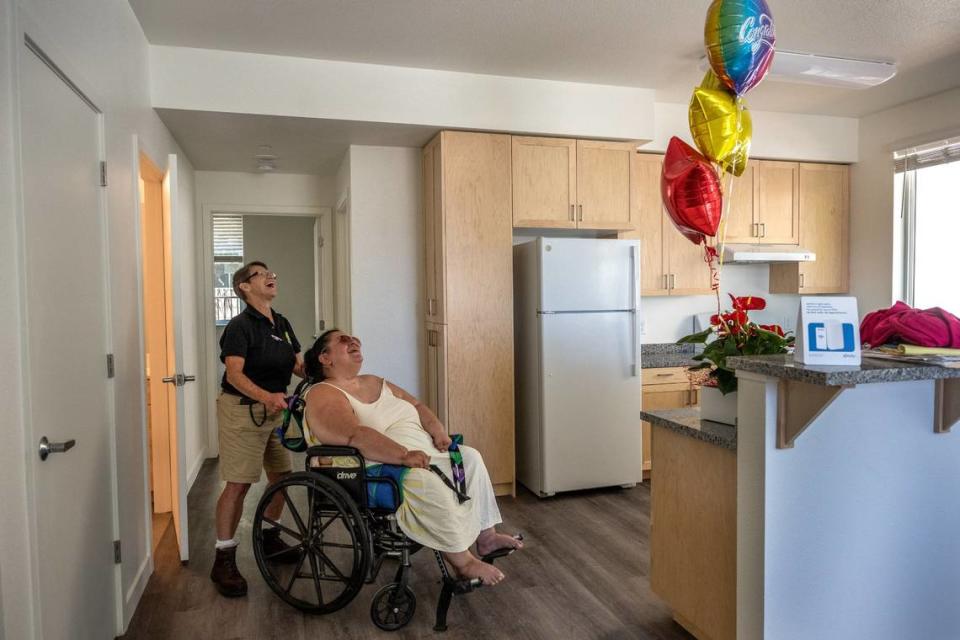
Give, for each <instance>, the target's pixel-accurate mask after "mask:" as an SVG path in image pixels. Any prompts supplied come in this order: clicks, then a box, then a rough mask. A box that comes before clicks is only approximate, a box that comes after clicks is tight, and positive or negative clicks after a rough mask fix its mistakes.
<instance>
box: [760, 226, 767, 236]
mask: <svg viewBox="0 0 960 640" xmlns="http://www.w3.org/2000/svg"><path fill="white" fill-rule="evenodd" d="M760 237H761V238H766V237H767V223H766V222H761V223H760Z"/></svg>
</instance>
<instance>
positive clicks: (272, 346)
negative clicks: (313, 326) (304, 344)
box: [220, 306, 300, 396]
mask: <svg viewBox="0 0 960 640" xmlns="http://www.w3.org/2000/svg"><path fill="white" fill-rule="evenodd" d="M271 312H272V313H273V322H272V323H271V322H270V320H268V319H267V317H266V316H265V315H263V314H262V313H260V312H259V311H257V310H256V309H254V308H253V307H251V306H248V307H247V308H246V309H244V310H243V311H241V312H240V313H239V314H237V315H236V316H234V317H233V319H232V320H230V322H229V323H228V324H227V326H226V328H224V330H223V335H222V336H220V361H221V362H224V363H225V362H226V361H227V356H240V357H241V358H243V359H244V362H243V374H244V375H245V376H247V377H248V378H250V379H251V380H252V381H253V383H254V384H255V385H257V386H258V387H260V388H261V389H263V390H265V391H269V392H271V393H282V392H284V391H286V390H287V385H289V384H290V376H292V375H293V367H294V366H295V365H296V364H297V354H298V353H300V343H299V342H298V341H297V336H296V335H294V333H293V327H291V326H290V322H289V321H288V320H287V319H286V318H284V317H283V316H282V315H280V314H279V313H277V312H276V311H273V310H272V309H271ZM221 387H222V388H223V390H224V391H226V392H227V393H232V394H235V395H238V396H239V395H243V394H242V393H240V392H239V391H237V389H236V388H234V386H233V385H232V384H230V383H229V382H227V374H226V373H224V374H223V381H222V382H221Z"/></svg>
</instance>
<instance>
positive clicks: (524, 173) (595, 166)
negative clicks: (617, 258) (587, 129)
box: [513, 136, 636, 231]
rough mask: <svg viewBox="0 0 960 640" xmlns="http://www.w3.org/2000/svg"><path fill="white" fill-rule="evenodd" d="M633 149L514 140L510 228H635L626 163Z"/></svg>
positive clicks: (577, 142) (588, 142) (627, 145)
mask: <svg viewBox="0 0 960 640" xmlns="http://www.w3.org/2000/svg"><path fill="white" fill-rule="evenodd" d="M635 148H636V145H635V144H633V143H628V142H599V141H591V140H570V139H566V138H531V137H522V136H514V137H513V226H514V227H517V228H547V229H598V230H611V231H621V230H630V229H633V228H634V226H635V224H634V221H633V219H632V207H631V202H630V162H631V156H632V155H633V152H634V149H635Z"/></svg>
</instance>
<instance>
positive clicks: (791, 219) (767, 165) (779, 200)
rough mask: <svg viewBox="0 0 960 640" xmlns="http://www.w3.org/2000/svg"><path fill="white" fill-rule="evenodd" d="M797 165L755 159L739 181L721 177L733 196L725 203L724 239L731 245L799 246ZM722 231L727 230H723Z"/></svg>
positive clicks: (795, 163)
mask: <svg viewBox="0 0 960 640" xmlns="http://www.w3.org/2000/svg"><path fill="white" fill-rule="evenodd" d="M799 168H800V164H799V163H797V162H776V161H772V160H751V161H750V162H749V163H748V164H747V168H746V169H745V170H744V172H743V174H742V175H741V176H740V177H738V178H733V179H732V181H731V180H730V178H729V176H728V175H724V176H722V177H721V181H722V183H723V186H724V188H726V189H728V190H732V193H730V194H729V195H727V193H725V194H724V198H728V197H729V199H730V202H729V203H724V207H725V208H726V211H725V215H726V217H727V219H726V222H725V223H724V224H726V229H725V234H726V235H725V236H724V239H725V241H726V242H727V243H730V244H798V243H799V242H800V240H799V228H800V223H799V208H798V206H797V189H798V184H799ZM721 230H723V229H722V228H721Z"/></svg>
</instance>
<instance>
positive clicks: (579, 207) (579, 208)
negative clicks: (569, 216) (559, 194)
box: [577, 204, 583, 222]
mask: <svg viewBox="0 0 960 640" xmlns="http://www.w3.org/2000/svg"><path fill="white" fill-rule="evenodd" d="M577 220H579V221H580V222H583V205H582V204H578V205H577Z"/></svg>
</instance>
